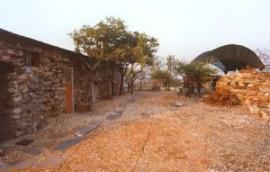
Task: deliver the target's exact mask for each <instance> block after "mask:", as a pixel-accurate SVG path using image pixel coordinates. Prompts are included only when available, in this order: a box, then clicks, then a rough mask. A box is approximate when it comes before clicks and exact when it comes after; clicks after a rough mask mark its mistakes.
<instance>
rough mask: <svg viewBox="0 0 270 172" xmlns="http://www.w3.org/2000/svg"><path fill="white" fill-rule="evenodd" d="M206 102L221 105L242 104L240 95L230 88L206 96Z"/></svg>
mask: <svg viewBox="0 0 270 172" xmlns="http://www.w3.org/2000/svg"><path fill="white" fill-rule="evenodd" d="M204 102H205V103H207V104H211V105H220V106H236V105H239V104H240V100H239V99H238V97H237V96H236V95H235V94H233V93H232V92H230V91H229V90H222V91H216V92H213V93H211V94H210V95H208V96H207V97H205V98H204Z"/></svg>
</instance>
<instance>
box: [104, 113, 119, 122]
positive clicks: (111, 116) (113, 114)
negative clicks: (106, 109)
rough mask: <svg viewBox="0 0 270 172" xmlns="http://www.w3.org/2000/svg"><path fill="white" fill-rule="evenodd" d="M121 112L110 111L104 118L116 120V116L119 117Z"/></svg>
mask: <svg viewBox="0 0 270 172" xmlns="http://www.w3.org/2000/svg"><path fill="white" fill-rule="evenodd" d="M122 115H123V114H122V113H118V112H111V113H109V114H108V116H107V117H106V120H110V121H112V120H116V119H118V118H120V117H121V116H122Z"/></svg>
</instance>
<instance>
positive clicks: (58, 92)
mask: <svg viewBox="0 0 270 172" xmlns="http://www.w3.org/2000/svg"><path fill="white" fill-rule="evenodd" d="M82 58H87V57H86V56H84V55H81V54H77V53H75V52H72V51H68V50H64V49H62V48H59V47H55V46H52V45H49V44H46V43H42V42H39V41H36V40H33V39H30V38H26V37H23V36H20V35H16V34H13V33H10V32H7V31H5V30H1V29H0V72H1V73H0V142H2V141H5V140H7V139H10V138H14V137H18V136H20V135H24V134H27V133H33V132H35V131H36V130H37V129H39V128H40V127H41V126H42V124H43V123H44V121H45V120H46V119H47V118H48V117H49V116H56V115H58V114H60V113H64V112H68V111H69V110H68V106H70V107H69V108H71V111H72V112H73V111H89V110H90V108H91V96H92V95H91V93H92V92H91V90H90V88H91V87H90V84H91V82H93V81H92V78H91V77H90V75H88V74H89V70H88V69H87V68H86V66H85V65H84V63H83V60H82ZM103 71H104V70H103ZM68 83H71V84H69V85H68ZM102 84H103V85H106V84H108V83H106V82H103V83H102ZM68 90H70V92H68Z"/></svg>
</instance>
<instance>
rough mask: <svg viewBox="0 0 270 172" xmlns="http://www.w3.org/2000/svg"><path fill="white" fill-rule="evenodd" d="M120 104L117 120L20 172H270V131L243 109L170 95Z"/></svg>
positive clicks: (147, 95) (144, 96) (146, 95)
mask: <svg viewBox="0 0 270 172" xmlns="http://www.w3.org/2000/svg"><path fill="white" fill-rule="evenodd" d="M121 101H122V103H120V104H119V106H117V108H118V107H119V108H120V109H121V108H122V111H123V112H122V113H123V115H122V116H121V117H120V118H118V119H116V120H113V121H110V120H104V121H103V122H102V125H101V126H100V127H99V128H98V129H97V130H95V131H94V132H92V133H90V134H89V135H88V136H87V137H86V138H85V139H83V140H82V141H81V142H80V143H79V144H77V145H74V146H72V147H71V148H69V149H67V150H66V151H65V152H63V153H59V152H53V151H49V152H47V153H43V154H42V155H39V156H37V157H36V159H35V162H36V163H35V164H33V165H32V167H30V168H27V169H24V170H23V171H25V172H26V171H27V172H29V171H31V172H32V171H44V172H45V171H46V172H51V171H53V172H67V171H82V172H86V171H89V172H92V171H108V172H109V171H112V172H117V171H119V172H120V171H134V172H135V171H136V172H137V171H138V172H144V171H147V172H148V171H162V172H163V171H191V172H193V171H195V172H196V171H198V172H201V171H209V172H214V171H221V172H222V171H245V172H246V171H252V172H253V171H258V172H263V171H270V128H269V126H268V123H267V122H266V121H263V120H262V119H260V118H258V117H256V116H254V115H251V114H250V113H249V112H248V110H247V108H246V107H241V106H239V107H233V108H231V107H230V108H228V107H217V106H209V105H205V104H204V103H202V102H200V101H199V100H191V99H187V98H185V97H178V96H176V95H175V94H174V93H172V92H143V93H137V94H136V95H134V96H132V97H122V98H119V100H117V101H116V102H118V103H119V102H121ZM126 101H130V103H125V102H126ZM175 102H182V103H184V106H181V107H177V108H176V107H174V106H172V104H174V103H175ZM108 106H109V105H108ZM104 119H106V118H104Z"/></svg>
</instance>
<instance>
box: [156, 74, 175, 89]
mask: <svg viewBox="0 0 270 172" xmlns="http://www.w3.org/2000/svg"><path fill="white" fill-rule="evenodd" d="M152 79H154V80H157V81H159V83H160V86H163V87H165V88H166V90H169V87H170V86H171V84H172V83H173V76H172V75H171V73H170V72H169V71H167V70H160V69H157V70H154V71H153V73H152Z"/></svg>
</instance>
